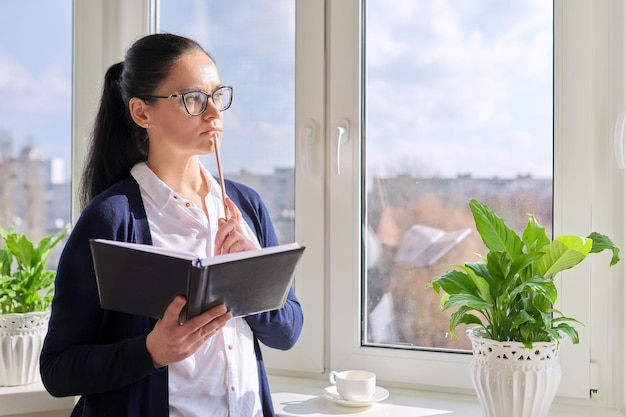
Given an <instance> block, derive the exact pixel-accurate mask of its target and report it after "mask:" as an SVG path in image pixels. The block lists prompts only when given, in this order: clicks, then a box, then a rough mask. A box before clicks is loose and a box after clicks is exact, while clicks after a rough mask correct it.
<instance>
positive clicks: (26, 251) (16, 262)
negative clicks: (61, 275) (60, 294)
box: [0, 228, 67, 314]
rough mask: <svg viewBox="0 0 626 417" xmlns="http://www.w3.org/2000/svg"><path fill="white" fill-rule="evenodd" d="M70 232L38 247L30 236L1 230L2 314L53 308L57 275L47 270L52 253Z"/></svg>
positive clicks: (0, 300)
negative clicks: (2, 243)
mask: <svg viewBox="0 0 626 417" xmlns="http://www.w3.org/2000/svg"><path fill="white" fill-rule="evenodd" d="M66 232H67V231H66V230H62V231H60V232H58V233H56V234H53V235H50V236H46V237H44V238H43V239H41V241H40V242H39V244H37V245H36V246H35V245H34V244H33V242H31V241H30V240H29V239H28V237H26V235H24V234H21V233H16V232H14V231H13V230H11V229H10V230H5V229H2V228H0V237H2V240H3V241H4V245H3V247H2V249H0V314H13V313H29V312H33V311H45V310H48V309H49V308H50V303H51V301H52V293H53V286H52V284H53V282H54V278H55V276H56V271H53V270H47V269H45V266H46V262H47V261H48V258H49V256H50V253H51V252H52V249H53V248H54V247H55V246H56V245H57V244H58V243H59V242H60V241H61V240H62V239H63V237H64V236H65V234H66Z"/></svg>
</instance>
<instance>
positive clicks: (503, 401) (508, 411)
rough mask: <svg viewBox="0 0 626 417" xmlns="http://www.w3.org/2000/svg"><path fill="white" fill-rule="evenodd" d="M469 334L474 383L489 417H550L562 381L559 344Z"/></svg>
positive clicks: (486, 415) (478, 329)
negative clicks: (531, 345)
mask: <svg viewBox="0 0 626 417" xmlns="http://www.w3.org/2000/svg"><path fill="white" fill-rule="evenodd" d="M481 332H482V329H481V328H474V329H470V330H468V331H467V335H468V337H469V338H470V340H471V342H472V351H473V358H472V361H471V363H470V372H471V377H472V383H473V384H474V388H475V390H476V393H477V394H478V399H479V401H480V404H481V405H482V407H483V411H484V415H485V417H546V416H547V415H548V411H549V410H550V406H551V405H552V400H553V399H554V397H555V395H556V391H557V389H558V387H559V384H560V382H561V366H560V364H559V351H558V343H557V342H556V341H555V342H551V343H533V347H532V349H527V348H525V347H524V345H523V344H522V343H519V342H497V341H494V340H491V339H487V338H484V337H481Z"/></svg>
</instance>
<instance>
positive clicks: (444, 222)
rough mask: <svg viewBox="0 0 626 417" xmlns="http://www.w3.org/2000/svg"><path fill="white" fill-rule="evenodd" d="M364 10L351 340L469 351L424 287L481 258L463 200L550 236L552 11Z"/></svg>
mask: <svg viewBox="0 0 626 417" xmlns="http://www.w3.org/2000/svg"><path fill="white" fill-rule="evenodd" d="M388 9H389V5H388V3H387V2H385V1H384V0H366V1H364V2H363V12H364V19H363V31H364V34H363V38H364V52H363V53H364V65H363V68H362V71H363V79H364V83H363V85H364V87H363V96H364V103H363V121H362V122H361V123H362V124H363V129H364V130H363V131H364V132H365V133H364V134H363V139H362V141H363V145H362V146H363V147H364V151H363V155H364V157H363V159H364V160H363V171H364V173H363V178H362V181H363V189H364V195H363V196H362V199H363V202H362V207H363V209H362V211H363V213H364V216H363V226H362V230H364V231H365V234H364V236H363V241H364V249H365V253H364V254H363V257H364V259H365V262H364V267H363V269H364V270H363V272H362V276H363V278H364V284H363V291H364V298H365V301H364V305H363V313H362V314H363V322H364V324H365V325H364V329H363V336H362V339H363V344H365V345H368V344H371V345H378V346H389V347H403V348H422V349H435V350H451V349H465V350H468V349H470V343H469V340H468V339H467V338H466V337H465V336H464V328H459V329H458V330H459V336H460V337H459V338H458V339H455V338H453V337H451V336H450V335H449V332H448V317H449V314H443V313H441V312H440V310H439V296H437V294H435V293H434V292H433V291H432V290H430V289H426V288H425V285H426V283H427V282H429V281H431V280H432V279H433V278H434V277H436V276H439V275H441V274H443V273H444V272H445V271H447V270H449V269H450V268H451V267H450V266H451V265H453V264H460V263H464V262H475V261H476V260H477V257H476V255H475V254H476V253H483V254H484V253H485V250H484V246H483V244H482V242H481V240H480V236H479V235H478V234H477V233H476V232H475V230H474V222H473V219H472V217H471V213H470V211H469V208H468V202H469V200H470V199H472V198H475V199H478V200H480V201H482V202H484V203H486V204H488V205H489V206H490V207H491V208H493V209H494V210H495V211H496V213H498V214H499V215H500V216H502V217H503V218H505V219H507V223H509V225H510V226H511V227H513V228H514V229H516V230H518V231H519V232H521V230H523V228H524V226H525V225H526V222H527V220H528V217H527V214H528V213H532V214H534V215H535V216H536V217H537V219H538V220H539V221H540V223H541V224H542V225H543V226H544V227H546V229H547V230H548V231H550V230H551V229H552V227H551V226H552V170H553V167H552V160H553V158H552V155H553V150H552V148H553V141H552V131H553V128H552V117H553V115H552V113H553V112H552V108H553V101H552V92H553V86H552V79H553V71H552V68H553V64H552V62H553V59H552V55H553V48H552V39H553V36H552V30H553V10H552V4H551V2H547V1H543V2H536V1H516V2H513V3H507V4H503V3H502V2H499V1H497V0H491V1H483V2H478V3H433V2H431V1H428V0H418V1H412V2H405V3H404V4H402V5H400V7H398V8H395V9H392V10H388Z"/></svg>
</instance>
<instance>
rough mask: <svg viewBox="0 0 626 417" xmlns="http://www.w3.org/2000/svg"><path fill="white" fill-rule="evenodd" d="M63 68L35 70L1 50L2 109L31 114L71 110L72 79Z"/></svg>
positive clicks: (0, 81) (68, 111) (0, 103)
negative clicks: (3, 98)
mask: <svg viewBox="0 0 626 417" xmlns="http://www.w3.org/2000/svg"><path fill="white" fill-rule="evenodd" d="M68 77H69V75H68V74H66V73H65V72H64V71H63V70H62V69H61V68H60V67H55V66H48V67H45V66H44V67H42V68H37V70H32V69H29V68H27V67H26V66H25V65H23V64H22V63H21V62H19V61H18V60H17V59H16V58H14V57H12V56H10V55H9V54H7V53H6V52H4V51H3V50H2V49H0V96H2V97H6V98H7V99H5V100H0V109H3V110H10V111H12V112H23V113H26V114H32V115H48V114H57V115H58V114H66V115H69V113H70V111H71V92H72V88H71V80H70V79H69V78H68Z"/></svg>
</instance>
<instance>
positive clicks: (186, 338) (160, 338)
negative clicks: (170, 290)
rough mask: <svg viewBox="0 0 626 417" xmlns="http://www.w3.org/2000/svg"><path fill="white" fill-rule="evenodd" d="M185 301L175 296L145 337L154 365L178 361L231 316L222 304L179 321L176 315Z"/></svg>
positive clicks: (191, 352) (157, 366) (222, 325)
mask: <svg viewBox="0 0 626 417" xmlns="http://www.w3.org/2000/svg"><path fill="white" fill-rule="evenodd" d="M184 305H185V298H184V297H182V296H178V297H176V298H175V299H174V301H172V302H171V303H170V305H169V306H168V307H167V309H166V310H165V314H164V315H163V318H162V319H160V320H159V321H157V323H156V325H155V326H154V329H152V331H151V332H150V333H149V334H148V337H147V338H146V348H147V349H148V352H149V353H150V356H151V357H152V362H153V363H154V367H155V368H161V367H163V366H166V365H169V364H171V363H175V362H179V361H181V360H183V359H185V358H187V357H189V356H191V355H193V354H194V353H195V352H196V350H198V348H199V347H200V346H202V345H203V344H204V342H206V341H207V340H208V339H209V338H210V337H211V336H213V335H214V334H215V333H216V332H217V331H218V330H220V329H221V328H222V327H224V325H225V324H226V322H228V320H230V319H231V318H232V314H231V313H230V312H228V311H227V309H226V306H224V305H223V304H222V305H219V306H216V307H213V308H212V309H210V310H207V311H205V312H204V313H202V314H199V315H197V316H196V317H194V318H192V319H191V320H189V321H187V322H186V323H184V324H181V323H180V322H179V316H180V312H181V311H182V309H183V306H184Z"/></svg>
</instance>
